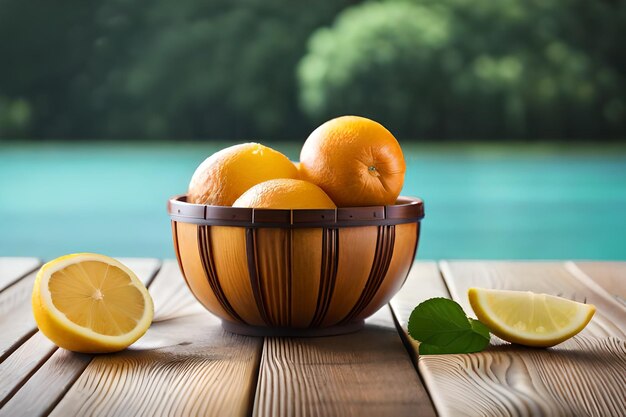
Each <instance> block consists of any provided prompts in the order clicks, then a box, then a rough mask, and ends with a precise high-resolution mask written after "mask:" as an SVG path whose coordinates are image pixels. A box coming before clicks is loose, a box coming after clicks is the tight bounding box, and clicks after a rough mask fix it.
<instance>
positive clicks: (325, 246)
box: [291, 228, 337, 328]
mask: <svg viewBox="0 0 626 417" xmlns="http://www.w3.org/2000/svg"><path fill="white" fill-rule="evenodd" d="M334 236H336V230H335V229H321V228H312V229H297V230H293V231H292V238H291V242H292V243H293V255H292V262H291V268H292V271H293V272H292V274H293V280H292V283H291V300H292V303H291V325H292V326H293V327H297V328H305V327H308V326H309V325H310V324H311V323H312V322H313V321H314V320H316V314H318V315H320V316H321V317H323V316H324V315H325V311H326V310H325V309H327V308H328V302H329V301H330V297H328V296H327V294H328V292H329V291H332V289H331V288H330V287H333V286H334V282H331V281H334V279H335V277H336V273H337V268H336V266H335V267H334V268H333V266H332V265H328V263H331V262H332V259H333V257H334V253H333V248H334V243H333V240H334ZM323 263H324V264H325V265H327V266H326V267H324V266H323V265H322V264H323ZM320 276H322V278H321V279H318V277H320ZM322 282H323V283H325V284H324V285H322V284H321V283H322ZM320 285H322V286H323V288H322V292H321V293H322V296H321V297H320ZM318 301H319V302H320V305H319V307H318V305H317V303H318Z"/></svg>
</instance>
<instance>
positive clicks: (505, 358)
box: [419, 336, 626, 417]
mask: <svg viewBox="0 0 626 417" xmlns="http://www.w3.org/2000/svg"><path fill="white" fill-rule="evenodd" d="M570 340H571V341H570V342H569V343H567V344H561V345H559V346H557V347H554V348H550V349H533V348H523V347H516V346H508V345H501V346H498V347H492V348H490V349H488V350H486V351H483V352H479V353H474V354H468V355H433V356H423V357H420V362H419V364H420V371H421V372H422V375H423V376H424V380H425V381H426V383H427V385H428V388H429V392H430V394H431V396H432V398H433V402H434V403H435V404H436V407H437V411H438V412H439V414H440V415H441V416H493V417H497V416H503V417H504V416H563V417H566V416H567V417H569V416H602V417H605V416H615V417H618V416H623V415H624V410H626V399H625V396H624V386H626V360H625V359H624V358H625V357H626V342H624V340H620V339H617V338H603V339H594V338H589V337H584V336H583V337H576V338H574V339H570Z"/></svg>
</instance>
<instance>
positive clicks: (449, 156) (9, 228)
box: [0, 143, 626, 260]
mask: <svg viewBox="0 0 626 417" xmlns="http://www.w3.org/2000/svg"><path fill="white" fill-rule="evenodd" d="M227 145H228V144H227V143H206V144H181V145H176V144H159V143H137V144H131V145H124V144H112V143H100V144H68V143H52V144H22V145H7V144H4V145H2V144H0V256H38V257H42V258H52V257H56V256H59V255H63V254H66V253H71V252H86V251H92V252H101V253H105V254H109V255H112V256H150V257H168V258H172V257H174V253H173V250H172V244H171V234H170V233H171V232H170V223H169V220H168V217H167V214H166V210H165V204H166V201H167V199H168V197H170V196H171V195H174V194H179V193H183V192H185V190H186V187H187V184H188V180H189V177H190V176H191V174H192V173H193V171H194V169H195V167H196V166H197V165H198V164H199V163H200V162H201V161H202V160H203V159H204V158H205V157H206V156H208V155H210V154H211V153H212V152H213V151H215V150H217V149H219V148H221V147H224V146H227ZM273 146H275V147H276V148H278V149H280V150H282V151H283V152H285V153H286V154H287V155H288V156H290V157H291V158H292V159H297V156H298V145H293V144H291V145H290V144H273ZM404 149H405V156H406V159H407V165H408V172H407V177H406V182H405V186H404V191H403V194H405V195H414V196H420V197H422V198H423V199H424V200H425V202H426V218H425V220H424V222H423V233H422V237H421V241H420V246H419V250H418V258H419V259H443V258H452V259H459V258H460V259H471V258H483V259H617V260H626V152H625V151H624V150H621V151H617V152H606V151H599V152H596V151H593V150H590V149H578V150H577V149H574V150H568V151H562V150H560V149H559V148H554V147H549V146H548V147H545V149H544V148H542V147H540V148H539V149H537V147H534V148H532V149H529V150H528V149H526V148H523V147H520V146H515V147H510V148H507V147H502V146H499V147H496V148H493V147H489V146H462V147H454V146H446V147H436V146H417V145H405V146H404Z"/></svg>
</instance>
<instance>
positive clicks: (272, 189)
mask: <svg viewBox="0 0 626 417" xmlns="http://www.w3.org/2000/svg"><path fill="white" fill-rule="evenodd" d="M233 206H234V207H253V208H273V209H334V208H336V207H337V206H336V205H335V203H333V201H332V200H331V199H330V197H328V195H327V194H326V193H325V192H324V190H322V189H321V188H320V187H318V186H317V185H315V184H312V183H310V182H308V181H303V180H294V179H276V180H269V181H265V182H262V183H260V184H257V185H255V186H254V187H252V188H250V189H249V190H248V191H246V192H245V193H243V194H242V195H241V197H239V198H238V199H237V201H235V203H234V204H233Z"/></svg>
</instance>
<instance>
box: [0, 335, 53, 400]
mask: <svg viewBox="0 0 626 417" xmlns="http://www.w3.org/2000/svg"><path fill="white" fill-rule="evenodd" d="M56 349H57V347H56V346H55V345H54V344H53V343H52V342H51V341H49V340H48V339H46V337H45V336H44V335H43V334H41V333H40V332H36V333H35V334H34V335H32V336H31V337H30V338H29V339H28V340H27V341H26V342H24V343H23V344H22V345H21V346H20V347H19V348H17V349H16V350H15V351H14V352H13V353H12V354H11V355H10V356H9V357H7V358H6V359H5V360H4V361H3V362H2V363H0V407H2V405H4V403H5V402H7V401H8V399H9V398H10V397H11V396H13V394H15V392H16V391H17V390H18V389H19V387H21V386H22V384H23V383H24V382H25V381H26V380H27V379H28V378H29V377H30V376H31V375H32V373H33V372H35V371H36V370H37V369H38V368H39V367H40V366H41V365H42V364H43V362H45V361H46V360H47V359H48V358H49V357H50V355H52V354H53V353H54V351H55V350H56Z"/></svg>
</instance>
